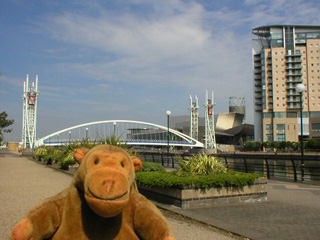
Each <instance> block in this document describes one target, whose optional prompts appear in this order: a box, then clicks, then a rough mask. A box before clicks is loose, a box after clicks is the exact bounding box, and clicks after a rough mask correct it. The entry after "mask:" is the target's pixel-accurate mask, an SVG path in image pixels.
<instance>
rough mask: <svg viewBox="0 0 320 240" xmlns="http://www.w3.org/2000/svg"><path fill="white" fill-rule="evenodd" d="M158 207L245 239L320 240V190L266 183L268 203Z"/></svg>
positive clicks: (300, 184)
mask: <svg viewBox="0 0 320 240" xmlns="http://www.w3.org/2000/svg"><path fill="white" fill-rule="evenodd" d="M160 206H161V207H163V208H165V209H168V210H171V211H173V212H176V213H179V214H181V215H183V216H187V217H190V218H193V219H196V220H199V221H201V222H204V223H207V224H210V225H213V226H215V227H218V228H221V229H224V230H227V231H230V232H232V233H236V234H239V235H241V236H244V237H247V238H249V239H256V240H258V239H261V240H262V239H263V240H271V239H273V240H275V239H279V240H280V239H281V240H283V239H288V240H295V239H297V240H298V239H299V240H302V239H303V240H308V239H310V240H316V239H320V186H314V185H308V184H302V183H293V182H283V181H272V180H271V181H270V180H269V181H268V201H266V202H257V203H243V204H228V205H220V206H215V207H210V208H199V209H188V210H183V209H180V208H178V207H174V206H168V205H163V204H160Z"/></svg>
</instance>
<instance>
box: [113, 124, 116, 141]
mask: <svg viewBox="0 0 320 240" xmlns="http://www.w3.org/2000/svg"><path fill="white" fill-rule="evenodd" d="M116 126H117V122H113V137H114V138H115V137H116Z"/></svg>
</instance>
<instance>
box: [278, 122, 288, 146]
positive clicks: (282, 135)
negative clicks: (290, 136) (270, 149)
mask: <svg viewBox="0 0 320 240" xmlns="http://www.w3.org/2000/svg"><path fill="white" fill-rule="evenodd" d="M276 133H277V141H278V142H282V141H285V140H286V125H285V124H277V132H276Z"/></svg>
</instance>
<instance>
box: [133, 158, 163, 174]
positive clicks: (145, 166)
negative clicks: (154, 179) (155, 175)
mask: <svg viewBox="0 0 320 240" xmlns="http://www.w3.org/2000/svg"><path fill="white" fill-rule="evenodd" d="M139 172H166V168H165V167H164V166H162V165H160V164H158V163H154V162H147V161H142V169H141V170H140V171H139Z"/></svg>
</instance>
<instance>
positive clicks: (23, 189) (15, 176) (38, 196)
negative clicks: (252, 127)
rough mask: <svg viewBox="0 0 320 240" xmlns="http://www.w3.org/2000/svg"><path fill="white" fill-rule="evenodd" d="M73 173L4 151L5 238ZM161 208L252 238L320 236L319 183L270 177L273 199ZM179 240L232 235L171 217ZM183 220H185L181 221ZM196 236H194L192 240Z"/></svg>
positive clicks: (0, 166) (0, 170)
mask: <svg viewBox="0 0 320 240" xmlns="http://www.w3.org/2000/svg"><path fill="white" fill-rule="evenodd" d="M70 182H71V176H70V175H67V174H62V173H61V172H59V171H55V170H53V169H51V168H48V167H46V166H43V165H40V164H37V163H36V162H34V161H30V160H28V159H27V158H25V157H19V156H18V155H16V154H12V153H8V154H4V153H3V152H0V193H1V194H0V202H1V208H0V217H1V227H0V239H8V235H9V234H10V232H11V230H12V228H13V226H14V225H15V223H16V221H17V220H18V219H19V218H21V217H22V216H23V215H24V214H25V213H26V211H27V210H28V209H30V208H31V207H32V206H34V205H35V204H36V203H38V202H39V201H40V200H42V199H44V198H46V197H49V196H53V195H54V194H56V193H58V192H59V191H61V190H62V189H64V188H65V187H67V186H68V184H70ZM157 205H158V206H159V207H160V208H163V209H166V210H170V211H171V212H174V213H177V214H180V215H182V216H186V217H188V218H191V219H194V220H197V221H199V222H202V223H205V224H208V225H211V226H214V227H216V228H218V229H222V230H224V231H225V232H228V231H230V232H231V233H233V234H234V235H233V236H237V235H238V236H242V237H246V238H248V239H257V240H258V239H261V240H262V239H263V240H271V239H272V240H277V239H279V240H280V239H281V240H282V239H288V240H289V239H290V240H295V239H297V240H298V239H299V240H300V239H303V240H308V239H310V240H317V239H319V240H320V224H319V223H320V186H316V185H308V184H302V183H293V182H282V181H272V180H270V181H268V201H266V202H256V203H243V204H228V205H219V206H214V207H209V208H197V209H180V208H178V207H175V206H171V205H165V204H157ZM168 220H169V222H170V221H171V223H172V225H173V226H174V227H175V228H176V229H174V230H176V231H177V234H176V235H177V236H179V237H177V239H183V240H184V239H192V240H197V239H199V240H200V239H206V240H207V239H221V240H222V239H223V240H224V239H232V238H231V237H230V236H229V237H228V236H226V235H225V234H221V233H217V232H215V231H214V230H210V229H209V228H206V229H203V228H202V227H203V225H202V226H201V227H200V226H197V225H193V224H191V223H190V222H188V224H185V223H184V222H183V221H181V219H180V220H177V219H172V218H170V216H169V219H168ZM179 221H180V222H179ZM190 236H192V238H190Z"/></svg>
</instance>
